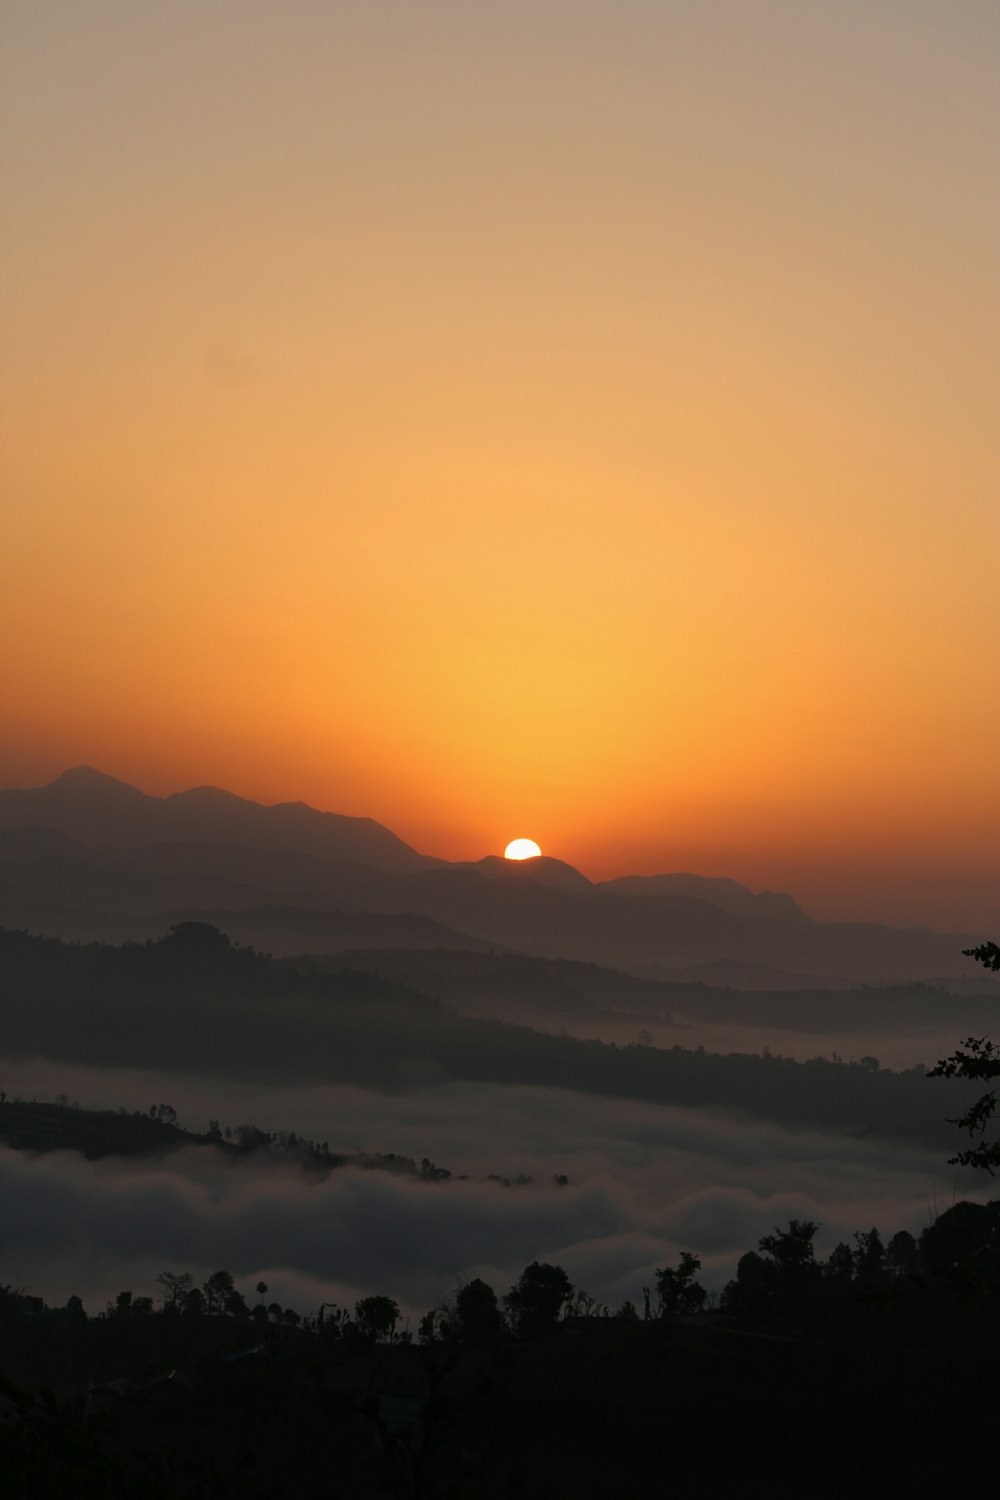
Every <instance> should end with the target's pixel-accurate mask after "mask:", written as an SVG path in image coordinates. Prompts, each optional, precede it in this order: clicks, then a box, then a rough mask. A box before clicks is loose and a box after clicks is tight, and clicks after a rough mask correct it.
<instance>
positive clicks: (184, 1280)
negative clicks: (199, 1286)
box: [156, 1271, 194, 1312]
mask: <svg viewBox="0 0 1000 1500" xmlns="http://www.w3.org/2000/svg"><path fill="white" fill-rule="evenodd" d="M156 1279H157V1281H158V1283H159V1284H160V1286H161V1287H162V1288H163V1306H164V1308H165V1309H166V1311H167V1312H176V1311H177V1309H178V1307H179V1306H180V1305H182V1304H183V1302H184V1299H185V1297H186V1296H187V1294H188V1292H189V1291H190V1290H191V1288H192V1286H193V1285H194V1277H193V1276H192V1275H191V1272H190V1271H183V1272H176V1271H161V1272H160V1274H159V1276H157V1278H156Z"/></svg>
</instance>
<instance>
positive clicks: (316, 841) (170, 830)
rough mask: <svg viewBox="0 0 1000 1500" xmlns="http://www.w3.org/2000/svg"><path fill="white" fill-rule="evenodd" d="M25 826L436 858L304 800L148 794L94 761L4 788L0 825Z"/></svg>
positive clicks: (405, 862)
mask: <svg viewBox="0 0 1000 1500" xmlns="http://www.w3.org/2000/svg"><path fill="white" fill-rule="evenodd" d="M27 827H39V828H54V829H57V830H58V831H59V832H61V833H65V834H68V835H69V836H70V837H71V838H75V839H79V840H81V841H82V842H83V843H86V844H108V845H111V846H112V847H113V848H117V849H127V848H131V847H134V846H136V845H139V844H156V843H177V842H188V841H192V840H194V841H198V842H206V841H209V840H219V841H223V842H227V843H237V844H249V845H252V846H253V847H255V848H258V849H275V850H277V849H281V850H286V849H292V850H296V851H298V852H299V853H302V854H317V855H322V856H324V857H325V858H327V859H340V860H350V861H357V862H358V863H361V864H366V865H370V866H372V867H373V868H374V869H379V870H399V871H402V870H422V869H428V868H430V867H431V866H433V865H434V864H436V863H437V861H436V860H434V859H432V858H431V857H430V856H428V855H424V854H418V852H417V851H416V849H412V848H411V847H410V845H409V844H406V843H404V842H403V840H402V839H401V838H398V837H397V835H396V834H394V833H392V832H390V830H389V829H388V828H384V827H383V826H382V825H381V824H380V823H376V822H375V821H374V819H372V818H352V817H347V816H345V815H344V814H342V813H330V812H320V811H318V810H317V809H316V808H314V807H309V806H308V805H307V804H306V803H305V802H278V803H276V804H275V805H274V806H273V807H265V806H263V805H262V804H261V803H259V802H251V801H249V800H247V799H246V798H244V797H237V796H236V795H235V794H234V793H233V792H226V791H222V790H221V789H220V788H218V787H211V786H199V787H192V788H191V789H190V790H188V791H186V792H173V793H172V794H171V795H170V796H168V797H150V796H147V794H146V793H145V792H141V791H140V790H139V789H138V787H134V786H130V785H129V784H128V783H127V782H124V781H118V780H117V779H116V778H115V777H114V776H108V775H106V774H105V773H104V772H103V771H95V770H94V769H93V767H91V766H77V767H75V768H74V769H73V770H71V771H66V772H64V773H63V775H62V776H58V777H57V778H56V780H55V781H53V782H50V783H49V785H48V786H43V787H35V788H31V789H28V790H24V791H20V790H13V789H10V790H5V791H0V828H27Z"/></svg>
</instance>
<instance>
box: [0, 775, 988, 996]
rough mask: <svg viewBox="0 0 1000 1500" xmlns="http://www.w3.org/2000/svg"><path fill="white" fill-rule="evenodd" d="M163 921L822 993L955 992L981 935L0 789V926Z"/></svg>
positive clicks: (304, 826) (275, 812) (323, 819)
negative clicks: (866, 986)
mask: <svg viewBox="0 0 1000 1500" xmlns="http://www.w3.org/2000/svg"><path fill="white" fill-rule="evenodd" d="M177 912H183V913H184V914H185V915H186V916H189V917H195V916H196V915H197V914H198V913H211V917H210V920H212V921H216V922H218V921H222V920H223V919H224V918H225V914H226V913H233V914H235V913H239V914H240V921H239V922H238V923H235V922H234V923H233V924H231V925H233V926H234V927H238V930H239V932H240V935H241V938H242V940H243V941H244V942H249V943H252V944H254V945H255V946H260V947H263V948H266V949H267V950H268V951H272V952H275V953H285V954H288V953H293V952H295V951H302V949H303V948H305V947H308V948H309V949H310V950H311V951H313V952H315V953H318V954H319V953H331V952H338V951H343V950H344V949H345V948H371V947H379V948H382V947H385V948H390V947H398V946H402V947H414V946H416V947H422V946H424V945H429V946H434V947H438V946H443V947H447V948H456V949H459V950H473V949H483V948H501V949H505V950H509V951H512V952H521V953H525V954H529V955H534V956H536V957H542V958H570V959H581V960H585V961H588V962H593V963H598V964H603V965H607V966H610V967H613V968H618V969H624V970H631V971H632V972H634V973H643V972H648V971H649V969H650V966H653V969H654V971H658V972H660V973H663V972H664V971H665V970H666V971H674V972H676V971H678V970H680V971H682V972H684V971H687V972H688V973H691V971H692V970H695V969H697V968H698V967H699V966H704V965H709V966H715V965H719V964H724V965H728V966H735V967H733V968H732V969H731V972H733V973H734V974H738V973H739V972H740V969H741V966H743V968H744V969H745V970H746V972H747V973H749V974H751V976H753V974H754V972H755V971H756V972H757V973H759V971H760V969H761V967H763V968H765V969H770V970H784V971H788V972H789V973H791V974H795V975H809V976H812V977H813V978H814V979H816V980H820V979H822V978H823V977H825V976H829V977H835V978H836V979H838V980H839V981H840V982H844V981H848V982H850V981H856V980H859V979H861V980H864V981H873V982H875V983H885V982H895V981H908V980H918V979H919V980H927V979H929V978H931V977H932V976H933V977H938V976H942V975H945V976H947V975H949V974H952V975H956V976H961V975H963V973H964V972H965V971H966V970H967V969H968V968H969V967H971V963H970V961H969V960H966V959H963V958H962V949H963V948H969V947H972V946H974V945H975V944H976V943H978V942H981V941H983V940H984V938H985V937H987V936H988V934H983V933H968V934H940V933H934V932H930V931H927V930H914V931H901V930H898V929H895V928H890V927H884V926H881V925H879V924H876V923H822V922H815V921H813V920H812V919H811V918H810V917H809V916H808V915H807V914H806V913H805V912H803V910H802V909H801V907H800V906H799V905H798V903H797V902H796V901H795V900H794V898H793V897H791V896H790V895H787V894H786V893H783V892H771V891H765V892H762V893H761V894H759V895H758V894H755V893H754V892H753V891H751V890H749V889H747V887H745V886H742V885H740V884H738V883H737V882H736V881H734V880H728V879H718V878H711V877H707V876H700V875H694V874H690V873H677V874H664V875H654V876H623V877H620V878H618V879H615V880H609V881H603V882H596V883H594V882H591V881H590V880H588V879H587V877H586V876H585V875H583V874H581V872H580V871H579V870H575V869H573V867H572V866H571V865H568V864H566V863H564V862H563V861H562V860H558V859H553V858H551V857H548V856H542V857H540V858H538V859H534V860H525V861H522V862H520V863H518V862H514V861H507V860H504V859H501V858H499V857H498V856H493V855H488V856H487V857H486V858H484V859H482V860H480V861H478V862H464V863H450V862H448V861H446V860H440V859H433V858H431V857H429V856H427V855H423V854H420V853H418V851H417V850H415V849H412V848H411V847H410V846H409V845H408V844H406V843H404V842H403V840H401V839H399V838H397V836H396V835H395V834H394V833H392V832H391V831H390V830H389V829H387V828H384V827H382V826H381V825H380V824H378V823H376V822H374V821H373V820H371V819H368V818H351V817H344V816H342V815H340V814H336V813H326V812H319V811H317V810H316V809H315V808H311V807H307V806H306V805H305V804H304V803H279V804H277V805H276V806H274V807H263V806H261V805H260V804H259V803H255V802H249V801H247V800H245V799H244V798H241V797H237V796H234V795H233V794H232V793H230V792H224V791H220V790H218V789H217V788H212V787H197V788H194V789H192V790H191V791H188V792H178V793H175V794H174V795H173V796H170V797H163V798H160V797H148V796H146V795H145V794H144V793H143V792H141V791H139V790H138V789H137V788H135V787H132V786H129V785H127V784H126V783H124V782H120V781H116V780H115V778H114V777H110V776H105V775H103V774H102V773H101V772H98V771H94V770H92V769H89V768H86V767H78V768H77V769H76V770H75V771H71V772H67V773H66V774H65V775H63V776H61V777H59V778H58V779H57V780H56V781H54V782H53V783H51V785H49V786H47V787H40V788H36V789H34V790H29V791H0V925H6V926H20V927H24V928H26V929H27V930H30V931H34V932H45V933H48V934H50V935H54V936H63V937H72V938H75V939H79V938H94V937H102V938H105V939H107V938H117V939H118V940H122V939H123V938H125V937H129V936H140V935H141V936H155V935H156V930H155V926H153V925H151V924H154V923H155V921H157V920H162V919H164V918H165V917H166V916H167V915H168V914H173V913H177ZM373 917H377V918H378V919H379V921H377V922H375V923H373V922H372V921H371V918H373ZM404 919H405V920H404ZM413 922H417V923H418V924H420V923H422V924H424V925H423V926H420V925H418V926H417V927H414V926H413V925H412V924H413ZM255 924H256V926H255ZM408 924H409V925H408ZM428 924H429V925H428ZM257 927H259V931H258V930H257ZM708 972H709V974H711V973H712V969H711V968H710V969H709V971H708ZM749 987H751V988H754V987H756V982H751V984H750V986H749Z"/></svg>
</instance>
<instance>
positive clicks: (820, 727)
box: [0, 0, 1000, 936]
mask: <svg viewBox="0 0 1000 1500" xmlns="http://www.w3.org/2000/svg"><path fill="white" fill-rule="evenodd" d="M0 15H2V30H3V36H2V42H3V47H2V52H3V60H2V77H0V89H2V95H3V102H2V106H0V108H2V114H0V122H2V151H3V194H4V215H3V217H4V234H3V237H2V247H0V277H2V292H3V356H2V357H3V372H2V391H0V397H2V423H3V431H2V439H3V452H4V458H3V475H2V477H3V492H2V507H3V514H2V532H0V535H2V547H0V627H2V632H3V634H2V639H3V688H2V699H0V712H2V715H3V726H2V736H0V781H2V782H3V783H4V784H20V785H29V784H37V783H39V782H41V781H45V780H48V779H50V778H51V777H52V776H53V775H55V774H57V773H58V772H59V771H61V770H63V769H65V767H66V766H68V765H73V764H76V763H79V762H88V763H90V764H94V765H97V766H99V767H101V768H102V769H105V770H107V771H109V772H112V773H113V774H115V775H119V776H122V777H123V778H125V779H127V780H131V781H134V782H136V783H138V784H139V785H141V786H142V787H143V788H144V789H145V790H147V791H154V792H167V791H172V790H176V789H178V788H180V787H185V786H189V785H193V784H198V783H204V782H212V783H215V784H218V785H223V786H227V787H229V788H231V789H232V790H234V791H237V792H240V793H242V794H244V795H247V796H252V797H255V798H258V799H259V800H263V801H275V800H282V799H294V798H300V797H301V798H304V799H305V800H307V801H310V802H312V803H314V804H316V805H318V806H321V807H326V808H332V809H334V810H337V811H342V812H350V813H361V814H366V815H370V816H373V817H375V818H377V819H379V821H381V822H383V823H386V824H388V825H389V826H391V827H392V828H394V829H395V830H396V831H397V832H398V833H400V834H401V835H402V836H403V837H405V838H407V839H409V840H410V841H411V842H413V843H415V844H417V845H418V846H419V847H421V848H423V849H425V850H427V851H428V852H432V853H436V854H441V855H445V856H448V857H454V858H464V857H478V856H479V855H481V854H483V853H486V852H488V851H495V850H499V849H502V847H503V845H504V844H505V843H506V842H507V840H508V839H510V838H512V837H514V836H515V835H518V834H527V835H529V836H531V837H533V838H535V839H537V840H538V842H539V843H540V844H541V845H542V848H543V849H544V850H545V851H546V852H547V853H552V854H556V855H559V856H561V857H563V858H565V859H568V860H570V861H571V862H573V863H575V864H577V865H579V866H580V867H581V868H582V869H584V870H585V871H586V872H587V873H588V874H590V875H592V876H595V877H596V876H604V875H611V874H617V873H623V872H625V871H639V870H646V871H651V870H657V869H678V868H690V869H695V870H699V871H702V872H704V873H709V874H731V875H734V876H736V877H737V878H742V879H745V880H747V881H749V882H750V883H751V884H754V885H755V886H762V885H771V886H780V887H783V888H787V889H791V890H793V891H795V892H796V894H798V895H799V896H800V898H801V899H803V901H804V902H805V903H806V905H807V906H808V907H809V909H810V910H812V911H813V912H814V913H815V914H817V915H821V916H839V915H854V916H856V915H865V914H871V915H875V916H879V917H883V918H889V919H892V920H919V921H929V922H933V923H936V924H937V925H943V924H945V923H947V924H949V925H956V924H957V925H959V926H961V927H963V928H966V927H972V928H976V927H977V925H979V924H982V925H983V928H984V935H994V936H997V935H1000V933H998V932H997V931H996V930H995V929H997V928H1000V853H998V851H1000V792H998V777H997V764H998V762H1000V666H998V651H997V647H998V642H1000V587H998V564H997V558H998V542H1000V485H998V479H1000V441H998V436H997V434H998V423H997V415H998V411H1000V361H998V354H997V349H998V321H1000V320H998V315H997V314H998V269H1000V232H998V231H1000V197H998V193H997V183H998V181H1000V102H998V101H1000V91H998V89H997V78H998V76H1000V8H998V7H997V6H996V5H995V4H994V3H992V0H937V3H926V0H880V3H876V4H872V3H871V0H863V3H861V0H859V3H854V0H826V3H820V0H745V3H743V0H726V3H713V0H677V3H671V0H660V3H653V0H644V3H642V0H573V3H565V0H562V3H557V0H503V3H499V0H498V3H496V4H493V3H487V0H452V3H440V0H420V3H414V0H358V3H336V0H283V3H281V4H277V3H264V0H212V3H211V4H206V3H204V0H171V3H170V4H162V3H154V0H87V3H86V4H80V0H31V3H28V0H6V3H3V4H2V7H0Z"/></svg>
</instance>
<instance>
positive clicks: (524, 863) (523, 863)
mask: <svg viewBox="0 0 1000 1500" xmlns="http://www.w3.org/2000/svg"><path fill="white" fill-rule="evenodd" d="M469 868H471V869H474V870H478V871H479V873H480V874H481V875H486V876H488V877H489V878H490V879H491V880H530V881H534V883H535V884H536V885H548V886H552V887H554V888H555V889H556V890H560V891H589V890H591V889H592V886H593V882H592V881H590V880H588V879H587V877H586V875H581V873H580V871H579V870H575V869H574V868H573V866H572V865H568V864H567V863H566V862H565V860H562V859H552V858H551V857H550V856H549V855H547V854H540V855H538V857H537V858H535V859H503V858H502V857H501V856H500V855H499V854H487V856H486V858H485V859H480V860H477V861H476V863H475V864H474V865H471V866H470V867H469Z"/></svg>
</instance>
